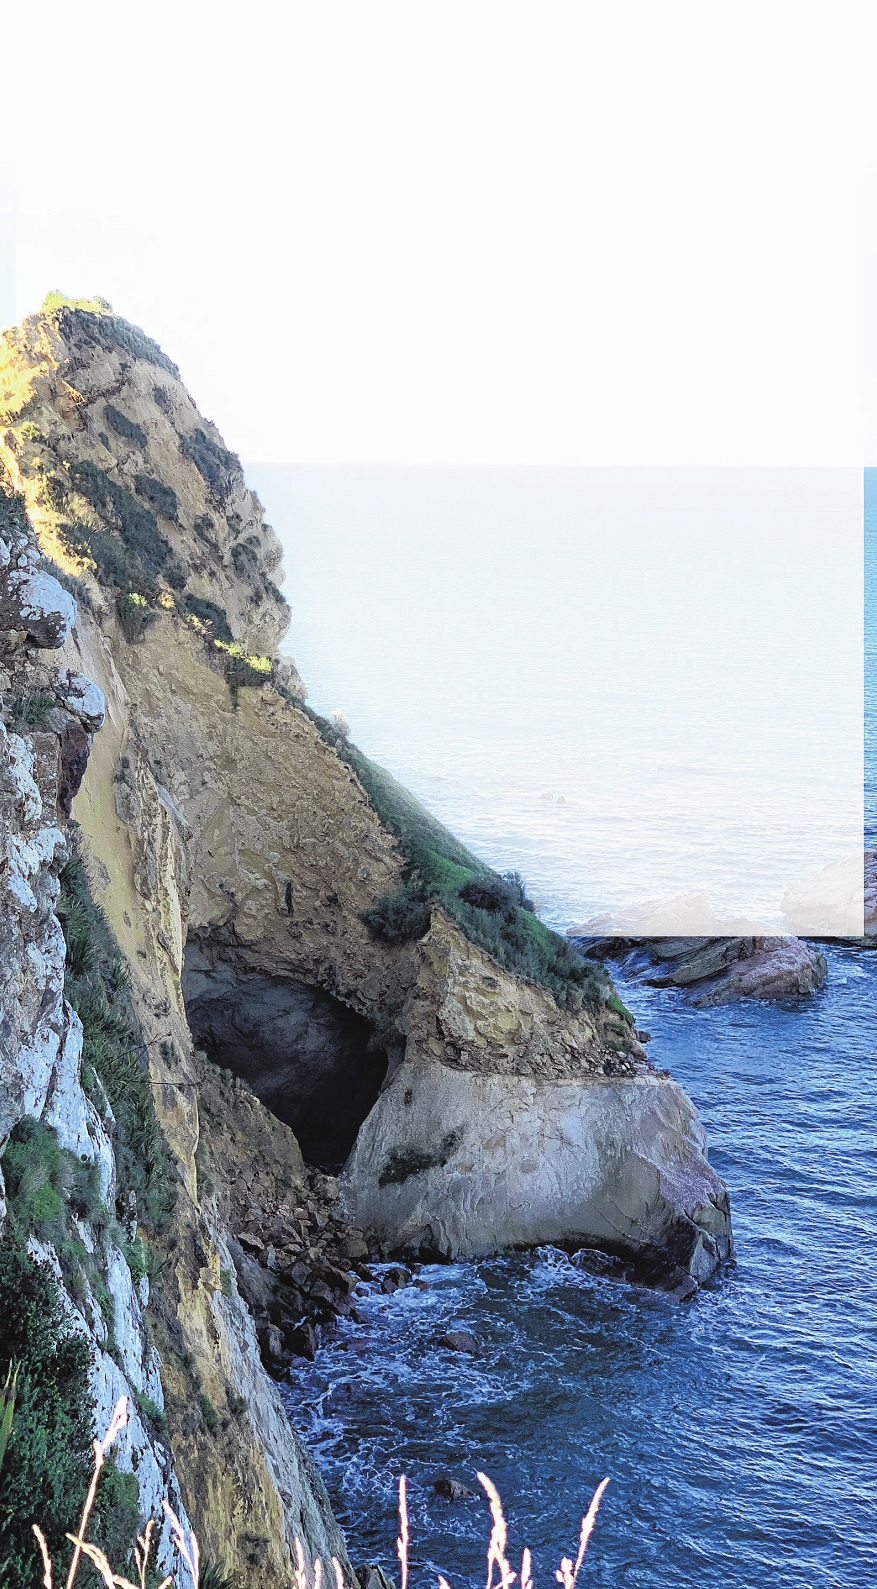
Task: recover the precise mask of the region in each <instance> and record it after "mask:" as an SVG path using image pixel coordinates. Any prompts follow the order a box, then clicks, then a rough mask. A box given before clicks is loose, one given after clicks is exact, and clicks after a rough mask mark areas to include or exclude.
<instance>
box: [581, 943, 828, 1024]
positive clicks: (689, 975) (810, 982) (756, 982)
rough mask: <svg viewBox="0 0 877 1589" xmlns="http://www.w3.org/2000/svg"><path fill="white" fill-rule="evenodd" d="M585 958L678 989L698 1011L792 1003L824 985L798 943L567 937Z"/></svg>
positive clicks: (813, 956) (812, 958)
mask: <svg viewBox="0 0 877 1589" xmlns="http://www.w3.org/2000/svg"><path fill="white" fill-rule="evenodd" d="M568 936H569V937H571V938H572V939H573V941H574V942H576V943H578V944H579V946H580V947H581V948H582V950H583V952H584V953H586V954H593V953H595V952H599V954H600V955H601V956H603V957H605V958H607V959H617V960H620V961H623V963H624V968H625V970H626V971H628V972H630V973H632V974H633V975H640V976H642V977H643V979H644V980H645V981H646V982H648V983H650V984H651V986H652V987H656V988H683V989H684V990H685V991H686V993H687V995H688V1001H689V1003H690V1004H694V1005H696V1006H698V1007H703V1006H705V1005H711V1004H731V1003H733V1002H734V1001H735V1000H737V999H795V998H804V997H806V996H807V995H808V994H811V993H816V992H817V991H818V989H819V988H821V987H822V984H823V983H824V981H825V978H826V975H827V971H828V967H827V965H826V960H825V956H824V955H823V954H820V953H819V951H818V950H817V949H814V948H813V947H812V945H810V944H807V943H804V941H803V939H801V938H765V937H752V936H745V937H736V938H734V937H731V938H600V939H595V938H590V937H584V936H581V935H579V934H575V935H574V934H572V933H570V934H568Z"/></svg>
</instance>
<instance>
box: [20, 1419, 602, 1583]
mask: <svg viewBox="0 0 877 1589" xmlns="http://www.w3.org/2000/svg"><path fill="white" fill-rule="evenodd" d="M127 1421H128V1404H127V1400H126V1398H125V1397H124V1396H123V1397H122V1398H121V1400H120V1401H119V1402H118V1404H117V1406H116V1410H115V1412H114V1414H113V1418H112V1421H111V1423H110V1427H109V1429H108V1430H107V1432H106V1434H105V1435H104V1437H103V1439H102V1440H96V1441H95V1442H94V1472H93V1475H92V1481H91V1485H90V1487H89V1490H88V1494H87V1495H86V1498H85V1504H84V1506H83V1510H82V1517H81V1520H80V1524H79V1530H78V1532H77V1533H76V1534H68V1536H67V1538H68V1540H69V1542H70V1544H71V1546H72V1547H73V1548H72V1552H71V1555H70V1564H69V1567H68V1570H67V1575H66V1579H65V1589H73V1586H74V1585H75V1584H76V1581H77V1577H78V1573H79V1569H80V1566H81V1564H82V1561H83V1559H84V1560H85V1561H87V1562H91V1563H92V1564H93V1566H94V1567H96V1568H97V1570H98V1572H99V1574H100V1577H101V1580H102V1582H103V1583H104V1584H105V1585H106V1589H151V1586H152V1585H154V1584H155V1578H154V1575H153V1574H152V1573H151V1571H150V1566H149V1560H150V1556H151V1554H152V1541H153V1535H154V1532H155V1520H154V1519H150V1520H149V1522H148V1523H147V1524H146V1527H145V1528H144V1530H143V1532H142V1534H140V1535H139V1536H138V1539H137V1542H136V1544H135V1546H134V1548H133V1551H132V1553H131V1555H132V1560H133V1564H134V1567H133V1570H134V1572H135V1574H136V1578H135V1581H133V1582H132V1580H131V1579H130V1578H127V1577H124V1576H123V1575H122V1574H120V1573H118V1572H116V1571H115V1570H114V1568H113V1566H112V1564H111V1562H110V1560H109V1559H108V1557H107V1555H106V1553H105V1552H104V1551H103V1550H102V1549H101V1548H100V1547H99V1546H98V1545H95V1544H92V1543H91V1542H89V1541H88V1540H87V1539H86V1532H87V1529H88V1524H89V1519H90V1517H91V1512H92V1508H93V1506H94V1501H95V1496H96V1494H97V1487H98V1482H99V1480H100V1474H101V1469H102V1468H103V1466H104V1463H105V1462H106V1459H107V1453H108V1452H109V1450H110V1447H111V1446H112V1444H113V1442H114V1440H115V1439H116V1437H117V1435H119V1434H120V1433H121V1431H122V1430H123V1429H124V1427H125V1424H126V1423H127ZM478 1480H479V1483H480V1484H481V1487H482V1489H483V1490H484V1492H485V1494H486V1496H487V1500H488V1504H489V1506H490V1520H491V1530H490V1538H489V1540H488V1543H487V1586H486V1589H512V1585H513V1584H514V1583H518V1584H519V1589H533V1558H532V1554H531V1552H530V1551H529V1549H524V1551H523V1552H522V1555H521V1566H520V1570H519V1571H517V1572H516V1571H515V1570H514V1569H513V1567H512V1565H511V1562H510V1561H509V1557H508V1526H507V1524H506V1520H505V1514H504V1512H503V1507H502V1501H501V1500H500V1497H499V1493H498V1491H497V1489H496V1486H495V1485H494V1484H493V1483H492V1481H491V1480H490V1479H489V1478H488V1477H487V1475H486V1474H485V1473H479V1474H478ZM608 1483H609V1480H608V1479H603V1481H602V1483H601V1484H599V1485H598V1486H597V1489H596V1490H595V1491H594V1495H593V1497H592V1500H591V1504H590V1506H589V1507H588V1509H587V1511H586V1513H585V1515H584V1517H583V1518H582V1522H581V1527H580V1529H579V1541H578V1550H577V1552H576V1557H575V1560H573V1559H572V1557H569V1556H564V1557H563V1558H562V1560H561V1562H560V1566H559V1567H558V1568H557V1570H556V1571H555V1574H554V1576H555V1578H556V1580H557V1582H558V1583H559V1584H560V1585H561V1589H576V1582H577V1580H578V1576H579V1573H580V1572H581V1569H582V1566H583V1564H584V1560H585V1555H586V1553H587V1549H588V1544H589V1542H590V1539H591V1535H592V1534H593V1531H594V1525H595V1523H596V1521H597V1513H598V1511H599V1508H600V1502H601V1501H602V1499H603V1495H604V1492H605V1490H606V1486H607V1484H608ZM164 1510H165V1513H166V1516H167V1518H168V1521H169V1523H170V1527H171V1536H172V1539H173V1542H174V1546H175V1549H176V1551H177V1556H178V1560H179V1563H180V1566H179V1568H178V1570H177V1572H176V1573H171V1574H168V1575H167V1576H166V1577H164V1578H163V1579H162V1580H161V1582H160V1583H159V1584H157V1585H155V1589H234V1580H233V1579H231V1578H228V1577H227V1576H226V1575H225V1573H223V1572H222V1571H221V1570H220V1569H218V1568H216V1567H214V1566H202V1563H201V1555H200V1550H199V1547H198V1540H197V1537H196V1535H195V1534H194V1533H188V1534H187V1532H186V1530H185V1529H184V1528H183V1526H182V1524H181V1522H180V1520H179V1518H178V1517H177V1516H176V1514H175V1513H174V1511H173V1510H172V1508H171V1507H170V1506H169V1505H168V1503H167V1501H165V1503H164ZM33 1532H34V1534H35V1536H36V1540H37V1545H38V1547H39V1552H40V1559H41V1562H42V1566H43V1584H44V1586H45V1589H55V1586H56V1583H57V1585H58V1586H59V1589H60V1583H61V1579H60V1577H59V1578H58V1579H57V1580H56V1579H55V1576H54V1572H55V1569H54V1564H53V1562H52V1559H51V1556H50V1552H49V1549H48V1546H47V1543H46V1539H45V1536H44V1534H43V1532H42V1530H41V1528H40V1526H39V1525H38V1524H36V1523H35V1524H34V1525H33ZM410 1544H411V1531H410V1526H409V1519H408V1490H407V1484H406V1481H405V1479H404V1477H403V1478H401V1479H400V1480H399V1535H398V1538H397V1540H396V1556H397V1558H398V1561H399V1574H400V1589H409V1583H410V1576H411V1573H410ZM295 1563H296V1565H295V1571H294V1574H293V1583H292V1585H291V1586H289V1589H345V1583H344V1571H343V1568H342V1566H341V1563H340V1562H339V1561H338V1559H337V1557H335V1556H333V1557H332V1558H331V1561H330V1562H329V1564H328V1565H329V1571H328V1572H327V1571H326V1567H325V1564H324V1563H323V1562H322V1561H320V1560H319V1559H317V1560H315V1561H313V1562H312V1561H310V1560H309V1558H308V1556H307V1554H306V1552H305V1549H304V1546H303V1544H302V1542H301V1540H300V1539H296V1541H295ZM278 1589H280V1586H278ZM438 1589H450V1585H449V1583H448V1580H447V1579H446V1578H444V1577H443V1576H441V1574H440V1575H439V1580H438Z"/></svg>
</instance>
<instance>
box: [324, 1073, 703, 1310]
mask: <svg viewBox="0 0 877 1589" xmlns="http://www.w3.org/2000/svg"><path fill="white" fill-rule="evenodd" d="M389 1144H393V1146H392V1148H390V1147H389ZM341 1188H342V1198H343V1200H344V1204H345V1207H346V1210H347V1212H348V1215H349V1217H351V1218H352V1219H354V1220H355V1222H356V1223H357V1224H358V1225H359V1226H361V1227H362V1228H363V1229H364V1230H365V1231H366V1232H367V1233H368V1234H369V1235H370V1236H371V1237H372V1239H373V1240H374V1241H375V1242H377V1243H378V1244H380V1245H383V1246H385V1247H387V1248H392V1249H394V1250H400V1249H401V1250H408V1251H411V1252H419V1253H421V1254H423V1255H424V1256H428V1255H432V1256H439V1255H440V1256H442V1257H448V1258H455V1257H471V1256H474V1255H476V1254H480V1253H490V1252H496V1251H498V1250H500V1249H501V1248H505V1247H515V1246H536V1245H539V1244H541V1243H544V1242H551V1243H554V1244H555V1245H559V1246H564V1247H567V1248H570V1247H598V1248H601V1249H603V1250H604V1251H609V1252H614V1253H620V1254H622V1255H626V1256H630V1257H631V1258H635V1259H636V1263H637V1266H638V1269H639V1272H640V1273H641V1274H642V1276H643V1277H644V1278H648V1279H651V1280H653V1281H658V1282H659V1283H664V1284H666V1285H668V1286H669V1287H670V1288H671V1289H674V1290H678V1291H679V1292H680V1294H686V1293H687V1292H688V1291H690V1290H693V1289H694V1282H698V1281H703V1280H706V1279H707V1278H708V1277H709V1276H710V1275H711V1274H712V1273H713V1271H714V1270H715V1269H716V1267H717V1266H718V1264H719V1263H721V1262H722V1261H723V1260H725V1259H728V1258H730V1257H731V1256H732V1251H733V1246H732V1238H731V1221H730V1212H729V1202H728V1194H727V1191H726V1189H725V1187H724V1184H723V1182H722V1181H721V1179H720V1177H719V1176H718V1175H717V1174H716V1172H715V1171H714V1170H713V1169H712V1168H711V1166H710V1165H709V1164H708V1162H707V1159H706V1155H705V1144H704V1135H703V1130H702V1128H701V1125H700V1122H699V1120H698V1117H697V1113H696V1111H695V1109H694V1106H693V1104H692V1103H691V1102H690V1100H689V1099H688V1098H687V1097H686V1095H685V1093H684V1092H683V1090H682V1088H681V1087H680V1086H678V1085H677V1083H676V1082H674V1081H671V1080H670V1078H669V1077H667V1076H663V1075H660V1074H656V1073H651V1074H647V1075H638V1076H636V1077H631V1078H630V1079H625V1080H620V1079H618V1078H615V1079H613V1080H612V1081H609V1080H607V1079H604V1078H601V1077H582V1078H579V1079H577V1080H575V1081H538V1080H535V1079H534V1078H532V1077H526V1076H518V1077H515V1078H514V1080H513V1081H512V1080H511V1079H510V1078H509V1077H507V1076H498V1075H495V1074H489V1073H488V1074H484V1073H480V1074H476V1073H473V1072H471V1071H464V1070H458V1069H453V1068H451V1067H450V1066H447V1065H443V1064H442V1063H440V1062H439V1061H437V1060H429V1059H421V1060H416V1061H406V1062H405V1063H403V1064H402V1065H401V1066H400V1067H399V1069H398V1071H397V1072H396V1074H395V1075H394V1076H393V1078H392V1080H391V1082H390V1083H389V1085H388V1086H387V1087H386V1088H385V1090H384V1091H383V1092H382V1093H381V1096H380V1098H379V1099H378V1101H377V1103H376V1105H375V1107H374V1108H373V1109H372V1112H371V1114H370V1115H369V1117H368V1119H367V1120H366V1122H365V1124H364V1126H363V1127H362V1129H361V1131H360V1134H359V1138H358V1140H357V1143H356V1146H355V1148H354V1151H353V1154H352V1156H351V1158H350V1160H349V1162H348V1165H347V1167H346V1169H345V1171H344V1174H343V1176H342V1178H341Z"/></svg>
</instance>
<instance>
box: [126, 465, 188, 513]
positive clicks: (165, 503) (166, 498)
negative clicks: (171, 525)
mask: <svg viewBox="0 0 877 1589" xmlns="http://www.w3.org/2000/svg"><path fill="white" fill-rule="evenodd" d="M134 484H135V486H136V488H137V493H138V495H139V496H141V497H143V500H144V501H145V502H148V503H149V505H150V507H152V508H155V511H156V513H160V514H161V516H162V518H163V519H175V518H176V516H177V511H178V508H177V493H176V491H175V490H174V488H173V486H167V485H165V483H164V481H163V480H155V479H153V477H152V475H148V474H138V475H135V476H134Z"/></svg>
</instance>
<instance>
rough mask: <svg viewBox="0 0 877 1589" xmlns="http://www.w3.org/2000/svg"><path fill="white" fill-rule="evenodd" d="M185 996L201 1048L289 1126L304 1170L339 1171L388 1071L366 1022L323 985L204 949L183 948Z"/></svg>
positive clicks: (189, 1016) (193, 1032)
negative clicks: (256, 969)
mask: <svg viewBox="0 0 877 1589" xmlns="http://www.w3.org/2000/svg"><path fill="white" fill-rule="evenodd" d="M183 995H184V998H185V1001H186V1013H187V1015H188V1018H189V1025H190V1027H191V1029H192V1035H193V1037H194V1039H195V1042H196V1044H197V1045H198V1047H199V1048H203V1049H204V1051H205V1053H206V1054H207V1056H208V1058H209V1059H210V1060H212V1062H213V1063H214V1064H215V1065H221V1066H222V1067H223V1069H225V1070H230V1071H232V1073H233V1074H234V1075H235V1076H239V1077H240V1078H241V1080H242V1081H245V1082H246V1083H247V1085H248V1086H249V1087H251V1088H252V1090H253V1092H254V1093H255V1094H256V1097H257V1098H259V1099H260V1100H261V1101H262V1103H263V1104H265V1106H266V1108H268V1109H270V1110H271V1112H272V1114H275V1115H277V1117H278V1119H279V1120H283V1121H284V1122H285V1123H286V1124H287V1125H288V1126H291V1127H292V1129H293V1131H294V1132H295V1134H296V1137H297V1138H298V1142H299V1146H300V1148H301V1151H302V1153H303V1155H304V1158H305V1159H306V1161H307V1162H308V1163H309V1164H314V1165H318V1166H319V1167H320V1168H321V1169H326V1170H333V1171H337V1170H338V1169H340V1167H341V1165H343V1164H344V1162H345V1160H346V1159H347V1157H348V1155H349V1154H350V1151H351V1149H352V1147H353V1144H354V1142H355V1141H356V1136H357V1132H358V1131H359V1128H360V1126H361V1125H362V1122H363V1120H364V1119H365V1117H366V1115H367V1114H368V1113H369V1112H370V1110H371V1108H372V1105H373V1104H374V1102H375V1100H376V1098H377V1096H378V1093H379V1092H380V1089H381V1085H382V1083H383V1081H384V1078H385V1076H386V1074H387V1055H386V1053H385V1052H383V1051H382V1050H381V1049H380V1047H378V1046H376V1045H375V1042H374V1038H373V1029H372V1027H371V1025H370V1023H369V1022H368V1021H367V1020H366V1019H365V1018H364V1016H362V1015H358V1014H357V1013H356V1012H355V1011H354V1010H351V1009H349V1008H348V1007H347V1005H345V1004H342V1003H341V1002H340V1000H338V999H334V998H333V997H332V995H331V994H330V993H326V992H325V991H324V990H323V989H322V988H313V987H309V986H308V985H307V984H306V983H304V982H294V981H292V980H290V979H288V978H285V977H267V976H256V975H251V974H250V973H248V972H247V971H242V970H241V969H240V967H239V966H236V965H235V964H234V963H233V961H232V959H231V956H230V955H229V953H228V951H226V952H225V954H223V952H222V951H221V950H220V951H216V950H214V949H213V948H212V947H210V946H205V945H202V944H192V945H190V946H189V947H188V948H187V950H186V962H185V969H184V972H183Z"/></svg>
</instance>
